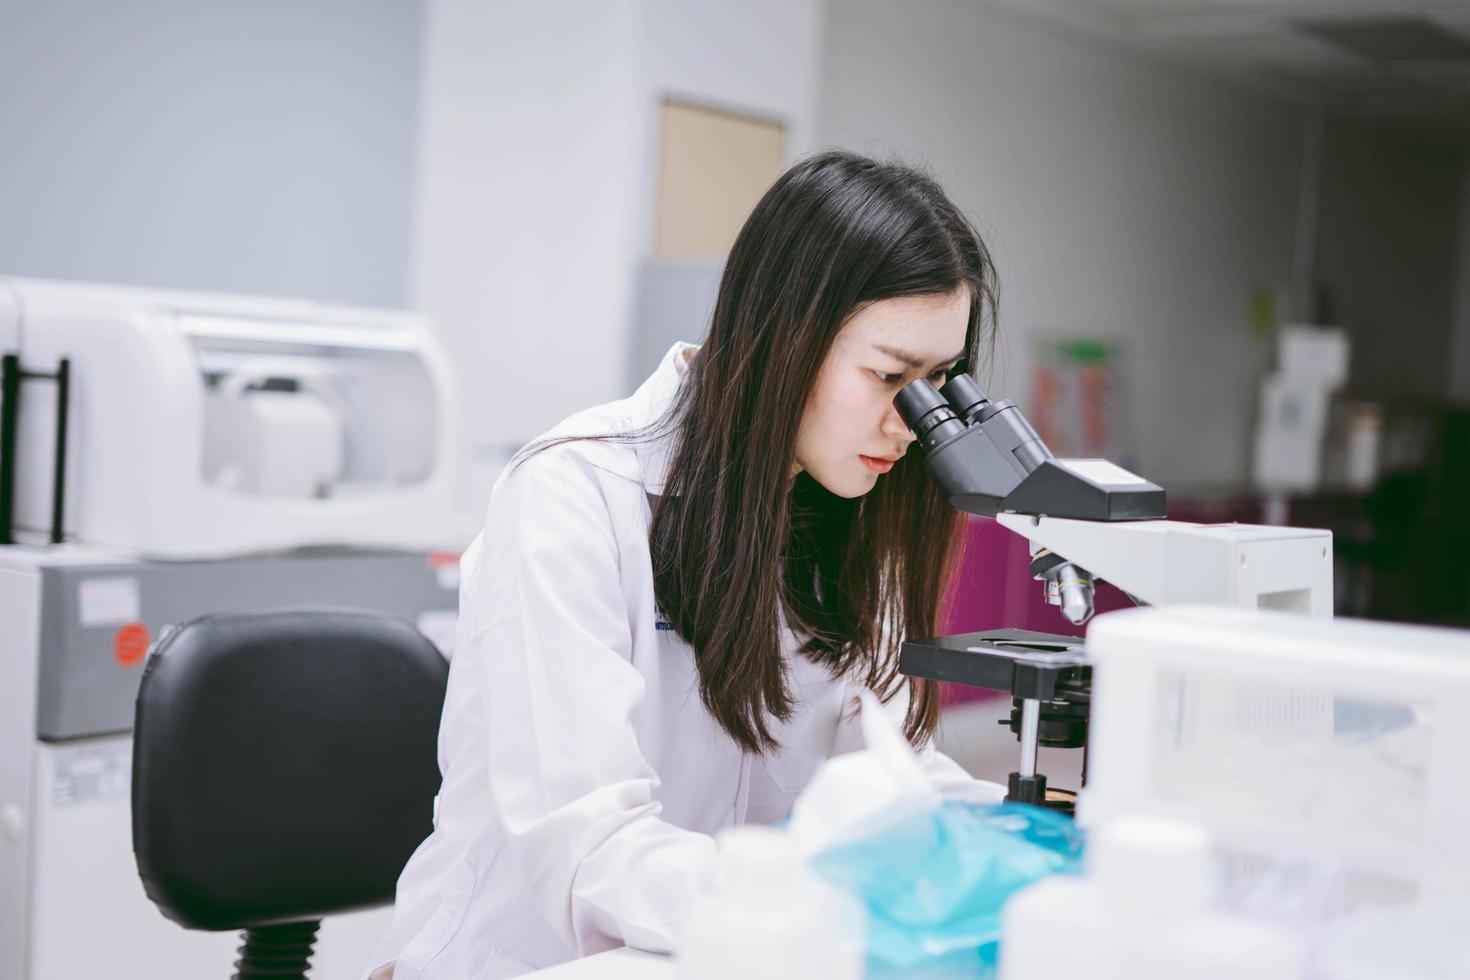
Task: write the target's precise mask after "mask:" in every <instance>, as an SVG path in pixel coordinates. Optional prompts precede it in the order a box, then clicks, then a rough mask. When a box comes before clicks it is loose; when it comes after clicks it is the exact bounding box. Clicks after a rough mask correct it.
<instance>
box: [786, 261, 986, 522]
mask: <svg viewBox="0 0 1470 980" xmlns="http://www.w3.org/2000/svg"><path fill="white" fill-rule="evenodd" d="M969 322H970V293H969V290H968V289H965V288H960V289H957V290H955V291H954V292H953V293H948V294H944V295H938V296H904V297H900V298H897V299H885V300H878V301H877V302H874V303H869V304H867V305H866V306H862V307H860V308H859V309H858V311H857V312H856V313H854V314H853V315H852V316H851V317H849V318H848V320H847V322H846V323H845V324H843V325H842V329H841V330H840V331H839V332H838V334H837V339H836V340H835V341H833V343H832V349H831V350H830V351H828V352H827V359H826V361H824V362H823V364H822V370H821V371H820V372H819V373H818V375H817V384H816V388H815V389H813V391H812V395H811V399H810V400H809V401H808V402H807V406H806V414H804V415H803V416H802V419H801V428H800V430H798V432H797V436H796V466H795V468H794V473H800V472H801V471H802V470H805V471H806V472H808V473H810V474H811V476H812V478H813V479H814V480H816V481H817V482H818V483H820V484H821V485H822V486H824V487H826V488H827V489H828V490H830V491H831V492H833V493H835V494H837V495H838V496H839V497H861V496H862V495H863V494H865V493H867V492H868V491H869V490H871V489H873V487H874V485H875V484H876V483H877V482H878V477H879V476H881V475H882V474H884V473H886V472H888V470H890V469H892V468H893V464H894V463H895V462H896V461H897V460H898V458H899V457H900V456H902V455H903V454H904V452H905V451H906V450H907V449H908V446H909V443H911V442H913V441H914V435H913V433H912V432H910V431H909V428H908V426H906V425H904V423H903V419H902V418H901V417H900V416H899V414H898V410H897V409H896V408H894V407H893V398H894V396H895V395H897V394H898V392H899V389H900V388H902V387H903V386H904V385H906V384H908V383H909V382H911V381H915V380H918V379H919V378H928V379H929V380H930V381H933V382H935V383H936V384H937V383H939V382H941V381H942V380H943V376H944V373H945V372H946V371H948V370H949V369H950V368H952V367H954V365H955V362H956V361H958V360H960V359H961V358H962V357H964V355H965V332H966V329H967V328H968V326H969Z"/></svg>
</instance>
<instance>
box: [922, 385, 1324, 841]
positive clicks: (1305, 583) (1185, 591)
mask: <svg viewBox="0 0 1470 980" xmlns="http://www.w3.org/2000/svg"><path fill="white" fill-rule="evenodd" d="M894 405H895V407H897V409H898V412H899V414H900V415H901V416H902V417H903V420H904V422H905V424H907V425H908V426H909V428H910V429H912V430H913V432H914V435H915V436H916V437H917V439H918V443H919V446H920V449H921V451H922V452H923V453H924V457H925V466H926V467H927V469H928V471H929V476H930V478H931V479H933V480H934V482H935V484H936V485H937V486H938V487H939V488H940V490H941V491H943V492H944V494H945V495H946V496H947V497H948V498H949V501H950V503H951V504H953V505H954V506H955V507H957V508H959V509H960V510H962V511H965V512H966V513H969V514H974V515H977V516H980V517H990V518H994V519H995V520H997V521H998V522H999V523H1001V524H1002V525H1003V526H1005V527H1006V528H1008V529H1009V530H1011V531H1013V532H1015V533H1016V534H1019V535H1021V536H1022V537H1024V538H1026V539H1027V540H1028V541H1029V542H1030V545H1031V574H1032V576H1033V577H1034V578H1036V579H1038V580H1039V581H1040V582H1041V583H1042V586H1043V588H1044V589H1045V594H1046V600H1047V602H1048V603H1049V604H1051V605H1054V606H1057V607H1058V608H1059V611H1060V613H1061V614H1062V615H1063V616H1064V617H1065V618H1066V619H1067V621H1068V622H1070V623H1071V624H1072V625H1074V626H1081V625H1083V624H1084V623H1086V622H1087V621H1088V619H1090V618H1091V617H1092V613H1093V591H1094V587H1095V585H1096V584H1097V583H1098V582H1101V581H1107V582H1110V583H1112V584H1113V585H1115V586H1117V587H1118V588H1120V589H1122V590H1123V592H1124V593H1125V594H1126V595H1128V597H1129V598H1130V599H1132V600H1133V601H1134V602H1135V603H1137V604H1139V605H1173V604H1178V603H1205V604H1210V605H1229V606H1245V607H1250V608H1263V609H1276V610H1281V611H1288V612H1299V613H1304V614H1307V615H1311V616H1317V617H1322V618H1326V617H1330V616H1331V615H1332V535H1331V532H1328V531H1320V530H1313V529H1306V528H1283V527H1261V526H1255V525H1244V524H1225V525H1202V524H1189V523H1184V522H1180V521H1169V520H1164V519H1163V518H1164V516H1165V494H1164V490H1163V489H1162V488H1160V487H1158V486H1156V485H1155V484H1153V483H1150V482H1149V481H1148V480H1145V479H1143V478H1142V477H1140V476H1137V475H1135V474H1133V473H1130V472H1128V471H1127V470H1125V469H1123V468H1122V467H1120V466H1117V465H1115V464H1113V463H1111V462H1108V461H1107V460H1103V459H1058V458H1057V457H1056V456H1055V455H1054V454H1053V453H1052V451H1051V450H1050V449H1049V448H1048V447H1047V446H1046V444H1045V442H1044V441H1043V440H1042V438H1041V436H1040V435H1039V434H1038V433H1037V432H1036V430H1035V429H1034V428H1033V427H1032V426H1031V424H1030V422H1028V421H1027V420H1026V417H1025V416H1024V415H1023V414H1022V413H1021V410H1020V408H1018V407H1017V406H1016V405H1015V404H1014V403H1012V402H1010V401H1005V400H1001V401H991V400H990V399H989V398H988V397H987V396H986V394H985V392H984V391H983V390H982V389H981V388H980V386H979V385H978V384H977V383H976V382H975V380H974V379H973V378H971V377H970V376H969V375H967V374H960V375H957V376H955V377H953V378H951V379H950V380H949V381H948V382H947V383H946V384H945V385H944V387H943V389H936V388H935V387H934V386H933V385H932V384H930V383H929V382H928V381H924V380H920V381H915V382H913V383H911V384H909V385H907V386H905V387H904V388H903V389H902V390H901V391H900V392H899V393H898V396H897V398H895V399H894ZM899 670H900V671H901V672H902V673H904V674H907V675H909V676H912V677H924V678H929V679H932V680H940V681H950V682H953V683H959V684H968V685H970V686H973V687H982V688H987V689H990V690H995V691H1002V692H1005V693H1007V694H1010V695H1011V697H1012V699H1013V707H1012V711H1011V718H1010V721H1009V723H1008V724H1009V727H1010V730H1011V731H1012V732H1013V733H1014V734H1015V735H1016V737H1017V738H1018V739H1019V741H1020V746H1021V760H1020V765H1019V767H1018V769H1017V771H1015V772H1013V773H1011V774H1010V778H1009V780H1008V787H1007V788H1008V794H1007V797H1006V798H1007V799H1008V800H1013V801H1017V802H1022V803H1030V804H1033V805H1037V806H1051V807H1053V808H1056V809H1060V810H1063V811H1067V812H1070V811H1071V810H1072V807H1073V803H1074V800H1075V794H1072V793H1067V792H1057V791H1055V790H1054V791H1053V792H1052V794H1051V795H1050V796H1049V795H1048V789H1047V779H1046V776H1044V775H1043V774H1041V773H1039V772H1037V771H1036V757H1037V750H1038V748H1039V747H1040V746H1041V745H1047V746H1051V747H1057V748H1082V749H1083V763H1082V784H1083V785H1086V782H1087V762H1086V748H1087V735H1088V716H1089V705H1090V702H1091V692H1092V665H1091V663H1090V661H1089V658H1088V656H1087V653H1086V650H1085V646H1084V642H1083V640H1082V638H1081V637H1076V636H1065V635H1055V634H1049V633H1038V632H1033V631H1030V630H1019V629H1000V630H991V631H985V632H980V633H966V634H961V635H957V636H946V637H937V638H932V639H917V640H906V641H905V642H904V644H903V646H902V648H901V650H900V655H899Z"/></svg>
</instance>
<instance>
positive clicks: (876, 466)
mask: <svg viewBox="0 0 1470 980" xmlns="http://www.w3.org/2000/svg"><path fill="white" fill-rule="evenodd" d="M858 459H860V460H862V461H863V465H864V466H866V467H867V468H868V469H870V470H872V471H873V472H874V473H887V472H888V471H889V470H891V469H893V464H894V463H896V462H898V460H897V459H890V458H888V457H886V456H861V455H860V456H858Z"/></svg>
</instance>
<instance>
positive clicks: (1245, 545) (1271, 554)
mask: <svg viewBox="0 0 1470 980" xmlns="http://www.w3.org/2000/svg"><path fill="white" fill-rule="evenodd" d="M996 520H997V521H999V522H1000V523H1001V524H1002V525H1004V526H1005V527H1007V528H1009V529H1010V530H1012V531H1014V532H1015V533H1017V534H1019V535H1020V536H1021V537H1023V538H1025V539H1026V540H1028V541H1030V542H1031V546H1032V552H1033V554H1039V553H1040V552H1041V551H1043V550H1045V551H1047V552H1051V553H1053V554H1056V555H1060V556H1062V557H1064V558H1065V559H1066V560H1067V561H1068V562H1071V563H1072V564H1073V565H1076V566H1080V567H1082V568H1084V569H1086V570H1087V571H1089V572H1091V573H1092V575H1093V577H1094V580H1102V581H1106V582H1110V583H1112V584H1113V585H1116V586H1117V587H1118V588H1120V589H1122V590H1123V591H1124V592H1126V593H1127V594H1128V595H1129V596H1130V597H1132V598H1133V599H1134V601H1136V602H1138V603H1139V604H1141V605H1149V606H1175V605H1180V604H1182V603H1193V604H1205V605H1212V606H1236V607H1242V608H1246V609H1273V610H1277V611H1279V612H1296V613H1302V614H1304V615H1307V616H1317V617H1320V618H1324V619H1326V618H1330V617H1331V616H1332V533H1331V532H1330V531H1322V530H1316V529H1313V528H1294V527H1263V526H1260V525H1254V524H1189V523H1186V522H1183V521H1164V520H1156V521H1116V522H1107V521H1082V520H1072V519H1068V518H1061V517H1043V516H1040V515H1034V514H1013V513H1001V514H998V515H996ZM1089 612H1090V610H1089ZM1083 618H1084V620H1085V617H1083ZM1079 625H1080V623H1079Z"/></svg>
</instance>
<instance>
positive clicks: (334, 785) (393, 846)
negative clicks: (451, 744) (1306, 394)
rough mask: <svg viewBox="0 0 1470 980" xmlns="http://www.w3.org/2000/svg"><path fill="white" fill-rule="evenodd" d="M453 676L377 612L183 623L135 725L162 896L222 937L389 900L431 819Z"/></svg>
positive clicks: (139, 801) (141, 831) (143, 697)
mask: <svg viewBox="0 0 1470 980" xmlns="http://www.w3.org/2000/svg"><path fill="white" fill-rule="evenodd" d="M447 679H448V665H447V664H446V663H445V660H444V658H443V657H442V656H441V655H440V654H439V651H438V650H437V649H436V648H435V647H434V646H433V644H431V643H430V642H429V641H428V640H427V639H425V638H424V637H423V635H422V634H420V633H419V632H418V631H417V630H416V629H414V628H413V627H412V626H411V625H409V624H408V623H406V622H404V621H402V620H400V619H397V618H394V617H391V616H385V615H379V614H375V613H368V612H361V611H356V610H343V609H291V610H279V611H270V612H251V613H230V614H221V615H214V616H205V617H204V618H202V619H196V620H194V621H192V622H190V623H188V624H186V625H184V626H182V627H180V628H179V629H177V630H175V631H174V632H172V633H170V634H169V635H168V636H166V637H165V638H164V640H163V641H162V642H161V643H160V644H159V646H158V649H157V650H156V651H155V652H154V654H153V656H152V657H151V658H150V659H149V662H148V665H147V667H146V669H145V670H144V673H143V679H142V686H141V687H140V689H139V692H138V702H137V717H136V728H135V730H134V736H133V737H134V745H133V786H132V793H133V795H132V805H133V851H134V854H135V856H136V858H137V862H138V872H139V874H140V875H141V877H142V879H143V887H144V889H145V890H146V891H147V893H148V897H149V898H151V899H152V900H153V902H154V903H155V904H156V905H157V906H158V907H159V908H160V909H161V910H162V911H163V913H164V914H165V915H166V916H168V917H169V918H171V919H173V920H174V921H176V922H178V923H180V924H181V925H184V926H187V927H189V928H191V929H210V930H225V929H247V930H248V929H253V928H256V927H267V926H269V927H274V926H279V925H282V924H286V923H296V922H302V923H305V922H310V921H312V920H316V919H319V918H320V917H322V916H324V915H329V914H332V913H336V912H345V911H349V910H352V909H359V908H368V907H372V906H376V905H383V904H386V903H389V902H391V901H392V900H393V890H394V885H395V883H396V882H397V879H398V874H399V872H400V871H402V869H403V866H404V864H405V863H406V862H407V860H408V858H409V856H410V855H411V854H412V853H413V851H414V849H415V848H416V847H417V846H418V845H419V843H420V842H421V841H422V840H423V839H424V838H425V837H426V836H427V835H428V834H429V831H430V830H431V829H432V811H433V799H434V795H435V794H436V793H437V792H438V788H439V768H438V762H437V757H436V743H437V737H438V729H439V716H440V713H441V711H442V709H443V705H444V688H445V684H446V682H447ZM313 931H314V927H313Z"/></svg>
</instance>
